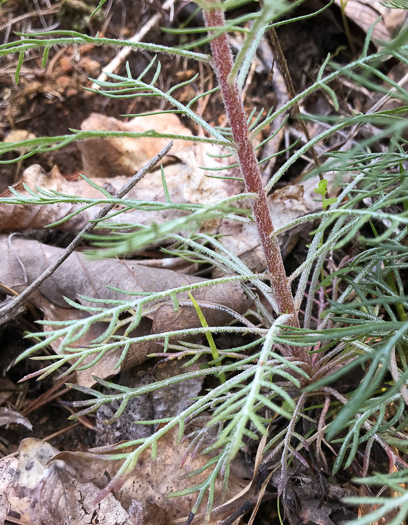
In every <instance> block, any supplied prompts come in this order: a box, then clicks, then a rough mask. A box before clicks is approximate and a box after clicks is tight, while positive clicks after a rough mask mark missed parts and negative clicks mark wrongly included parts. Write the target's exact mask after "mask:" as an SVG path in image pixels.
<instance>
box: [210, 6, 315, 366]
mask: <svg viewBox="0 0 408 525" xmlns="http://www.w3.org/2000/svg"><path fill="white" fill-rule="evenodd" d="M216 4H219V1H218V0H214V5H216ZM204 16H205V23H206V25H207V27H223V26H224V25H225V19H224V13H223V11H222V10H221V9H217V8H214V9H211V10H208V11H207V10H205V11H204ZM211 48H212V56H213V59H214V65H215V72H216V75H217V79H218V83H219V86H220V88H221V93H222V97H223V99H224V104H225V108H226V111H227V116H228V119H229V123H230V125H231V131H232V136H233V138H234V143H235V146H236V149H237V156H238V160H239V166H240V170H241V173H242V176H243V178H244V181H245V186H246V190H247V191H248V192H251V193H256V194H257V195H258V198H257V199H255V200H253V201H252V207H253V213H254V218H255V221H256V225H257V228H258V232H259V236H260V238H261V244H262V248H263V250H264V252H265V256H266V261H267V264H268V270H269V273H270V276H271V288H272V293H273V296H274V298H275V300H276V302H277V305H278V308H279V312H280V313H289V314H292V319H293V321H292V323H291V324H292V325H293V326H296V327H297V326H299V321H298V317H297V312H296V310H295V305H294V302H293V296H292V292H291V290H290V287H289V285H288V282H287V279H286V272H285V268H284V266H283V261H282V256H281V253H280V249H279V244H278V240H277V239H276V237H272V238H271V234H272V233H273V231H274V228H273V224H272V219H271V215H270V213H269V208H268V203H267V200H266V195H265V192H264V189H263V186H262V180H261V175H260V173H259V167H258V162H257V159H256V155H255V149H254V146H253V144H252V142H251V140H250V138H249V130H248V125H247V117H246V114H245V109H244V104H243V101H242V97H241V93H240V90H239V87H238V84H237V82H236V81H234V82H232V83H231V82H229V78H228V77H229V74H230V72H231V69H232V66H233V59H232V54H231V49H230V46H229V40H228V35H227V33H224V34H222V35H221V36H219V37H217V38H215V39H214V40H212V41H211ZM285 355H287V356H290V355H296V357H298V358H301V359H302V360H306V356H305V352H304V349H303V348H292V349H287V352H285Z"/></svg>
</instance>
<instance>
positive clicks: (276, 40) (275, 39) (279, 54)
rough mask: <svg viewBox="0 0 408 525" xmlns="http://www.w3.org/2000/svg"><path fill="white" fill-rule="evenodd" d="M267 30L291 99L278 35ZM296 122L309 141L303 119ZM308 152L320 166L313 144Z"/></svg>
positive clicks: (292, 88) (288, 76)
mask: <svg viewBox="0 0 408 525" xmlns="http://www.w3.org/2000/svg"><path fill="white" fill-rule="evenodd" d="M268 32H269V37H270V39H271V44H272V48H273V51H274V55H275V58H276V61H277V63H278V67H279V70H280V72H281V73H282V76H283V78H284V80H285V84H286V87H287V89H288V93H289V96H290V98H291V99H293V98H295V97H296V92H295V88H294V87H293V83H292V77H291V76H290V72H289V68H288V64H287V62H286V58H285V55H284V53H283V49H282V46H281V45H280V42H279V38H278V35H277V34H276V30H275V28H274V27H271V28H270V29H269V31H268ZM294 108H295V110H296V111H297V112H298V113H300V109H299V105H298V104H297V103H296V104H295V105H294ZM298 122H299V125H300V127H301V129H302V131H303V133H304V135H305V138H306V140H307V142H310V135H309V130H308V129H307V127H306V124H305V123H304V122H303V120H298ZM310 152H311V154H312V157H313V161H314V163H315V165H316V166H320V162H319V159H318V158H317V155H316V151H315V149H314V147H313V146H312V147H311V148H310ZM319 177H320V178H321V179H322V178H323V175H322V174H321V173H320V174H319Z"/></svg>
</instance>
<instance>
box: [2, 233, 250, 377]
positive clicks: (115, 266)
mask: <svg viewBox="0 0 408 525" xmlns="http://www.w3.org/2000/svg"><path fill="white" fill-rule="evenodd" d="M0 250H1V253H3V261H4V262H3V264H2V266H1V267H0V282H1V283H3V284H4V285H6V286H7V287H8V288H11V289H13V290H15V291H16V292H18V293H20V292H22V291H23V290H24V289H25V288H26V287H27V286H28V285H29V284H30V283H31V282H33V281H34V280H35V279H36V278H37V277H38V275H40V274H41V273H42V271H43V270H44V269H45V268H47V267H48V266H49V264H50V263H51V262H52V261H53V260H54V259H55V258H57V257H59V255H60V254H61V252H62V250H61V249H60V248H55V247H52V246H47V245H45V244H41V243H39V242H37V241H31V240H27V239H23V238H20V237H17V236H14V237H11V236H9V237H7V236H5V235H3V236H0ZM203 281H205V279H202V278H199V277H195V276H192V275H187V274H182V273H178V272H174V271H172V270H166V269H160V268H152V267H148V266H143V265H142V264H138V263H136V262H134V261H131V260H125V261H119V260H117V259H103V260H99V261H90V260H88V259H87V258H86V257H85V256H84V255H83V254H82V253H80V252H74V253H73V254H72V255H71V256H70V257H69V258H68V259H67V260H66V261H65V262H64V263H63V264H62V265H61V266H60V267H59V268H58V269H57V270H56V272H55V273H54V274H53V275H52V276H51V277H49V278H48V279H47V280H46V281H45V282H44V283H43V284H42V285H41V286H40V287H39V289H38V291H37V292H36V293H35V294H33V296H32V298H31V301H32V302H33V303H34V304H36V305H37V306H38V307H39V308H41V309H43V310H44V312H45V314H46V316H47V318H48V319H50V320H64V319H72V318H79V317H80V316H83V315H86V313H85V312H81V313H77V312H76V310H72V309H70V308H67V306H68V305H67V303H66V302H65V300H64V297H68V298H70V299H71V300H75V301H78V302H80V303H82V304H89V302H88V301H86V300H84V299H83V298H79V297H78V296H79V295H85V296H88V297H94V298H97V299H124V298H126V295H125V294H121V293H119V292H116V291H113V290H110V289H108V288H107V286H112V287H114V288H120V289H125V290H129V291H130V292H160V291H163V290H167V289H171V288H176V287H181V286H184V285H188V284H193V283H198V282H203ZM194 297H195V298H196V300H197V301H198V302H199V303H200V302H201V303H207V304H220V305H223V306H227V307H228V308H231V309H232V310H235V311H237V312H239V313H245V312H246V311H247V309H248V307H249V300H248V298H247V297H246V296H245V294H244V293H243V291H242V289H241V286H240V284H239V283H236V282H235V283H228V284H222V285H217V286H209V287H205V288H201V289H199V290H196V291H195V292H194ZM179 299H180V300H185V301H189V300H188V296H187V295H186V294H180V297H179ZM202 309H203V312H204V315H205V317H206V319H207V322H208V324H209V325H219V324H225V323H227V322H228V321H230V320H231V316H230V315H229V314H227V313H225V312H222V311H219V310H214V309H212V308H208V307H205V306H203V308H202ZM73 316H74V317H73ZM200 326H201V324H200V321H199V319H198V316H197V314H196V312H195V309H194V307H193V306H192V305H191V307H190V306H187V305H186V306H181V307H180V308H179V310H178V312H175V311H174V308H173V306H172V303H171V301H170V300H165V301H163V302H160V303H159V304H158V305H157V310H156V311H155V312H153V313H151V314H149V315H148V316H147V319H146V320H145V321H144V322H143V323H141V325H140V326H139V327H138V329H137V330H138V332H136V333H135V334H134V335H135V336H139V335H146V334H148V333H159V332H163V331H168V330H175V329H181V328H194V327H200ZM102 329H103V328H102V326H95V327H94V328H93V330H92V331H91V332H90V335H89V336H85V338H86V339H84V340H82V341H81V342H80V343H79V344H86V343H89V342H90V341H89V338H94V337H95V336H97V335H100V332H102ZM153 351H157V347H156V345H155V344H154V343H150V344H147V343H141V344H135V345H133V347H132V349H130V350H129V354H128V358H127V362H126V363H125V364H124V365H123V366H124V368H127V367H129V366H133V365H134V364H135V363H140V362H142V361H143V360H145V359H146V356H147V354H148V353H152V352H153ZM105 357H106V359H104V360H101V364H100V367H102V369H101V368H98V369H92V371H84V372H81V379H80V383H81V384H84V385H85V386H89V384H92V383H93V380H92V377H91V374H96V375H98V376H100V377H107V376H108V375H112V374H113V373H118V372H119V371H120V370H119V369H116V370H115V371H114V370H113V366H114V364H116V361H117V359H118V354H115V353H112V354H110V355H109V356H108V357H107V356H105Z"/></svg>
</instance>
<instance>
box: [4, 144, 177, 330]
mask: <svg viewBox="0 0 408 525" xmlns="http://www.w3.org/2000/svg"><path fill="white" fill-rule="evenodd" d="M172 146H173V141H171V142H169V143H168V144H167V146H166V147H165V148H163V149H162V150H161V151H160V153H158V154H157V155H156V156H155V157H153V159H152V160H150V161H149V162H148V163H147V164H146V165H145V166H144V167H143V168H142V169H141V170H140V171H138V172H137V173H136V174H135V175H133V177H132V178H131V179H130V181H129V182H127V183H126V184H125V185H124V186H123V188H122V189H121V190H120V191H119V192H118V193H117V194H116V195H115V196H114V199H122V197H124V196H125V195H126V194H127V193H128V192H129V191H130V190H131V189H132V188H133V186H135V185H136V184H137V183H138V182H139V181H140V180H141V179H142V178H143V177H144V176H145V175H146V173H148V172H149V171H150V170H151V169H152V168H153V167H154V166H155V165H156V164H157V163H158V162H160V161H161V160H162V158H163V157H164V156H165V155H167V153H168V152H169V151H170V149H171V148H172ZM115 205H116V202H112V203H111V204H106V205H105V206H104V207H103V208H102V209H101V210H100V211H99V212H98V213H97V214H96V215H95V217H94V218H93V219H92V221H90V222H88V224H87V225H86V226H85V227H84V228H83V229H82V230H81V232H80V233H79V234H78V235H77V236H76V237H75V239H74V240H73V241H72V242H71V244H70V245H69V246H68V247H67V248H66V249H65V251H64V252H63V253H62V254H61V255H60V257H59V258H58V259H57V260H56V261H55V262H54V263H53V264H50V266H48V268H46V269H45V270H44V271H43V273H42V274H41V275H39V276H38V277H37V279H36V280H35V281H33V282H32V283H31V284H30V286H29V287H28V288H26V289H25V290H24V292H22V293H21V294H20V295H19V296H18V297H15V298H14V299H12V300H11V301H10V302H8V303H7V304H6V305H5V306H3V307H2V308H0V325H2V324H4V323H6V322H8V321H10V320H11V319H13V318H14V317H15V316H16V315H17V314H18V313H20V312H21V310H22V305H23V304H24V302H25V301H27V299H28V298H29V296H30V295H31V294H32V293H33V292H34V291H35V290H36V289H37V288H38V287H39V286H40V285H41V284H42V283H43V282H44V281H45V280H46V279H48V277H50V276H51V275H52V274H53V273H54V272H55V270H56V269H57V268H58V267H59V266H61V264H62V263H63V262H64V261H65V260H66V259H67V258H68V257H69V256H70V255H71V253H72V252H73V251H74V250H75V248H76V247H77V246H78V245H79V244H80V242H81V241H82V240H83V235H85V234H86V233H89V232H91V231H92V230H93V229H94V228H95V226H96V225H97V221H99V220H100V219H102V218H103V217H105V215H107V214H108V213H109V212H110V210H111V209H112V208H113V207H114V206H115Z"/></svg>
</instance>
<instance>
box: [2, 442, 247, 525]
mask: <svg viewBox="0 0 408 525" xmlns="http://www.w3.org/2000/svg"><path fill="white" fill-rule="evenodd" d="M187 447H188V443H186V442H184V443H181V444H179V443H177V433H176V432H170V433H168V434H166V436H164V437H163V438H162V439H161V440H160V442H159V446H158V457H157V460H156V461H155V462H152V461H151V460H150V452H145V453H143V454H142V455H141V458H140V460H139V462H138V464H137V466H136V468H135V470H134V471H133V472H132V473H131V474H130V475H129V477H128V478H127V480H126V481H125V483H124V485H123V486H122V487H121V489H120V490H118V491H117V492H114V493H110V494H108V495H107V496H106V497H105V498H104V499H103V500H102V501H101V502H100V503H97V504H95V500H96V499H97V498H98V496H99V494H100V490H101V489H103V488H105V487H106V485H107V484H108V481H109V479H111V478H112V477H113V476H114V475H115V474H116V472H117V470H118V468H119V466H120V463H118V462H113V461H106V460H103V459H101V456H100V454H99V455H98V456H96V455H94V454H92V453H75V452H61V453H59V452H58V450H56V449H55V448H54V447H52V446H51V445H50V444H48V443H46V442H44V441H41V440H38V439H34V438H28V439H25V440H23V441H22V443H21V445H20V451H19V457H18V458H7V459H5V460H2V461H0V474H1V475H0V489H1V490H0V492H1V493H2V494H3V499H4V502H3V503H4V506H3V508H4V509H6V512H8V513H9V514H11V515H13V516H16V515H18V516H19V519H21V520H22V522H26V523H31V524H33V525H54V524H56V523H66V522H67V520H69V523H71V524H72V525H77V524H78V525H83V524H84V523H96V522H97V523H101V524H103V525H111V524H112V525H113V524H118V525H122V524H123V525H125V524H134V525H167V524H169V523H170V522H171V520H173V519H177V518H182V517H185V518H186V519H187V517H188V515H189V513H190V511H191V508H192V506H193V504H194V500H195V495H194V494H190V495H187V496H183V497H178V498H176V499H172V498H168V495H169V493H170V492H175V491H180V490H184V489H186V488H188V487H189V486H191V479H181V477H182V476H185V475H186V474H188V473H189V472H192V471H193V470H196V469H199V468H201V467H203V466H204V465H205V464H206V463H207V461H208V460H209V458H208V457H206V456H201V455H196V456H195V457H194V459H191V460H189V459H188V460H187V461H186V462H185V463H184V465H183V460H184V455H185V454H186V451H187ZM182 465H183V466H182ZM205 479H206V473H205V472H204V473H201V474H198V475H197V476H195V477H194V480H195V482H196V483H200V482H202V481H204V480H205ZM245 484H246V483H245V482H244V481H241V480H240V479H238V478H235V477H234V476H233V475H231V476H230V477H229V488H228V493H227V495H226V496H227V498H228V497H232V496H233V495H235V494H237V493H238V492H240V491H241V490H242V489H243V488H244V487H245ZM215 494H216V498H215V504H216V505H217V504H220V503H221V501H222V481H219V482H217V483H216V492H215ZM147 502H148V503H147ZM231 510H232V511H233V509H231V508H230V506H228V507H227V511H226V512H227V514H225V513H224V515H223V514H222V513H218V514H217V516H216V519H215V518H214V519H212V520H211V521H210V524H211V525H215V524H216V522H217V520H220V519H225V518H226V517H227V516H228V515H229V514H230V513H231ZM0 516H1V515H0ZM153 516H154V518H155V521H152V518H153ZM91 517H92V521H91ZM88 520H89V521H88ZM196 522H197V524H199V523H202V521H201V520H199V519H197V520H196Z"/></svg>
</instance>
